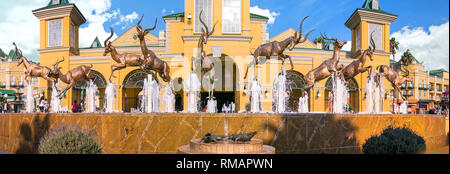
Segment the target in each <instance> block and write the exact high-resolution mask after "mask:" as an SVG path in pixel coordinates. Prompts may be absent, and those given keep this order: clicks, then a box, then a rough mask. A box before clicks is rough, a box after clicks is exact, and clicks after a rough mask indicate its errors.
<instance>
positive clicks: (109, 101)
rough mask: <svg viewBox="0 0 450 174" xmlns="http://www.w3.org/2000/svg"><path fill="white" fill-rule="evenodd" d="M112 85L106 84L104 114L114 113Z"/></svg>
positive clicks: (114, 96)
mask: <svg viewBox="0 0 450 174" xmlns="http://www.w3.org/2000/svg"><path fill="white" fill-rule="evenodd" d="M114 86H115V85H114V83H108V85H107V86H106V89H105V98H106V102H105V112H106V113H113V112H114V101H115V98H116V89H115V87H114Z"/></svg>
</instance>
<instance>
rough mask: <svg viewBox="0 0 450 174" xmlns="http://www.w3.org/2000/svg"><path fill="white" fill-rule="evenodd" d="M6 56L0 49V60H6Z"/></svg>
mask: <svg viewBox="0 0 450 174" xmlns="http://www.w3.org/2000/svg"><path fill="white" fill-rule="evenodd" d="M6 58H7V55H6V54H5V52H3V50H2V49H1V48H0V59H2V60H6Z"/></svg>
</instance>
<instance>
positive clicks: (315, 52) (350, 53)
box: [285, 49, 352, 57]
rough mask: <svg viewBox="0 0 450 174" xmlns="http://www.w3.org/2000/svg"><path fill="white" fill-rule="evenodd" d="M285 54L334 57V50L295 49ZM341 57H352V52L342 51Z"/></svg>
mask: <svg viewBox="0 0 450 174" xmlns="http://www.w3.org/2000/svg"><path fill="white" fill-rule="evenodd" d="M285 53H303V54H322V55H331V56H332V55H333V51H332V50H321V49H294V50H292V51H289V50H286V51H285ZM340 55H341V56H346V57H352V52H346V51H344V52H343V51H341V54H340Z"/></svg>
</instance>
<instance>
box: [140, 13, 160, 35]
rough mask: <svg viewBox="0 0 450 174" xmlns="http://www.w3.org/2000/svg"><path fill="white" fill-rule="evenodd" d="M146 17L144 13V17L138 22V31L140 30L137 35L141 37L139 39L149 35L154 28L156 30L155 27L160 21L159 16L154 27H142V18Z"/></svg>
mask: <svg viewBox="0 0 450 174" xmlns="http://www.w3.org/2000/svg"><path fill="white" fill-rule="evenodd" d="M143 18H144V15H142V17H141V20H139V22H138V23H137V25H136V29H137V32H138V34H137V36H138V37H139V39H140V40H144V39H145V38H144V37H145V35H147V34H148V33H149V32H150V31H153V30H155V28H156V23H158V18H156V20H155V26H154V27H153V28H148V29H145V30H144V29H142V26H141V22H142V19H143Z"/></svg>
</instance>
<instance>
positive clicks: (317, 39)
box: [314, 37, 325, 48]
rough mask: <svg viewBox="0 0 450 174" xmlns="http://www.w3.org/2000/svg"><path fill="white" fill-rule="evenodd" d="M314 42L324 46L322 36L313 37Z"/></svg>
mask: <svg viewBox="0 0 450 174" xmlns="http://www.w3.org/2000/svg"><path fill="white" fill-rule="evenodd" d="M314 43H315V44H319V43H320V44H322V48H325V45H324V44H325V39H323V38H322V37H318V38H316V39H314Z"/></svg>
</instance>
